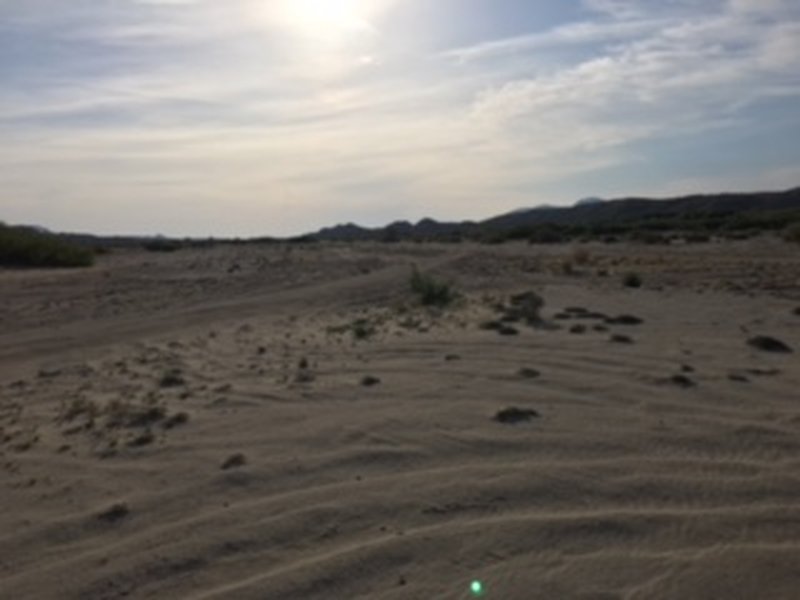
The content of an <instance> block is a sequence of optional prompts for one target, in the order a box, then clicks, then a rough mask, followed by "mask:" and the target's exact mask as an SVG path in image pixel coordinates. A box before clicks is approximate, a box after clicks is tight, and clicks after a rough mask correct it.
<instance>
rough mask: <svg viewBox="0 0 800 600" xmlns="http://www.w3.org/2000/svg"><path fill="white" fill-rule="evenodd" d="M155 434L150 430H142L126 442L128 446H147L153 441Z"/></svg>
mask: <svg viewBox="0 0 800 600" xmlns="http://www.w3.org/2000/svg"><path fill="white" fill-rule="evenodd" d="M155 439H156V438H155V436H154V435H153V433H152V432H151V431H149V430H148V431H144V432H142V433H140V434H139V435H137V436H136V437H135V438H133V439H132V440H131V441H129V442H128V447H129V448H141V447H142V446H147V445H149V444H152V443H153V442H154V441H155Z"/></svg>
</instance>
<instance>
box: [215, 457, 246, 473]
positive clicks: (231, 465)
mask: <svg viewBox="0 0 800 600" xmlns="http://www.w3.org/2000/svg"><path fill="white" fill-rule="evenodd" d="M246 464H247V458H246V457H245V455H244V454H242V453H241V452H237V453H236V454H232V455H231V456H229V457H228V458H226V459H225V462H223V463H222V466H221V467H220V469H222V470H223V471H227V470H228V469H237V468H239V467H243V466H244V465H246Z"/></svg>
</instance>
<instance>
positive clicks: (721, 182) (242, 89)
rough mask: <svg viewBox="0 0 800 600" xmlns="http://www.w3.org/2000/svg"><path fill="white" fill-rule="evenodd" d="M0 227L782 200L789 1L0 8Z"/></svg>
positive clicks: (310, 1)
mask: <svg viewBox="0 0 800 600" xmlns="http://www.w3.org/2000/svg"><path fill="white" fill-rule="evenodd" d="M0 139H2V144H0V220H2V221H5V222H8V223H26V224H36V225H41V226H44V227H48V228H50V229H53V230H59V231H79V232H93V233H98V234H139V235H153V234H164V235H175V236H211V235H213V236H243V237H246V236H261V235H276V236H284V235H294V234H300V233H304V232H309V231H313V230H316V229H318V228H320V227H323V226H328V225H333V224H336V223H344V222H356V223H359V224H362V225H368V226H378V225H385V224H387V223H389V222H392V221H395V220H411V221H416V220H419V219H421V218H423V217H432V218H436V219H441V220H463V219H481V218H487V217H490V216H494V215H497V214H500V213H504V212H507V211H510V210H514V209H518V208H521V207H528V206H536V205H538V204H552V205H569V204H572V203H574V202H575V201H576V200H578V199H580V198H583V197H587V196H599V197H606V198H613V197H620V196H628V195H647V196H657V197H666V196H671V195H679V194H684V193H692V192H716V191H753V190H768V189H769V190H777V189H788V188H791V187H795V186H797V185H800V2H798V0H557V1H556V0H551V1H544V0H543V1H537V2H534V1H532V0H0Z"/></svg>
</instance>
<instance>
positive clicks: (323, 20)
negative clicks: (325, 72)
mask: <svg viewBox="0 0 800 600" xmlns="http://www.w3.org/2000/svg"><path fill="white" fill-rule="evenodd" d="M364 3H365V0H290V1H289V2H286V3H285V8H284V11H285V17H286V18H287V20H288V21H289V23H290V24H291V25H292V26H293V27H294V28H296V29H298V30H300V31H303V32H305V33H308V34H313V35H337V36H338V35H342V34H346V33H350V32H358V31H364V30H368V29H369V28H370V25H369V23H368V21H367V19H366V14H365V13H366V10H365V6H364Z"/></svg>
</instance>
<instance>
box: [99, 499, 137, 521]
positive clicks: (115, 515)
mask: <svg viewBox="0 0 800 600" xmlns="http://www.w3.org/2000/svg"><path fill="white" fill-rule="evenodd" d="M130 512H131V510H130V508H128V505H127V504H125V503H124V502H119V503H117V504H114V505H112V506H111V507H109V508H108V509H107V510H104V511H103V512H101V513H100V514H99V515H97V518H98V519H99V520H100V521H105V522H107V523H116V522H117V521H119V520H121V519H124V518H125V517H127V516H128V515H129V514H130Z"/></svg>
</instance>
